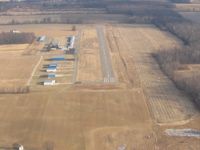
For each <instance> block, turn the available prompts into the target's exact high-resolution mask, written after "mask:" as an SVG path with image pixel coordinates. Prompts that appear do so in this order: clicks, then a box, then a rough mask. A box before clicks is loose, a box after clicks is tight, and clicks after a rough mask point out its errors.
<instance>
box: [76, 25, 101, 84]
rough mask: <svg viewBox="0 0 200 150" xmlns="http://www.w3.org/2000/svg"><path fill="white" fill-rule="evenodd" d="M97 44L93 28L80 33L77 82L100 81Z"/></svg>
mask: <svg viewBox="0 0 200 150" xmlns="http://www.w3.org/2000/svg"><path fill="white" fill-rule="evenodd" d="M99 53H100V52H99V43H98V38H97V33H96V29H95V28H94V27H91V28H84V29H82V33H81V40H80V51H79V68H78V70H79V71H78V77H77V78H78V80H79V81H83V82H84V81H99V80H102V72H101V62H100V56H99Z"/></svg>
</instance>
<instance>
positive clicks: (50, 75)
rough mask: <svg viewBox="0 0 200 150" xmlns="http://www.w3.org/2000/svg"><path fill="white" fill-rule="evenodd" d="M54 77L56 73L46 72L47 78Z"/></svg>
mask: <svg viewBox="0 0 200 150" xmlns="http://www.w3.org/2000/svg"><path fill="white" fill-rule="evenodd" d="M55 77H56V74H55V73H49V74H48V78H49V79H50V78H55Z"/></svg>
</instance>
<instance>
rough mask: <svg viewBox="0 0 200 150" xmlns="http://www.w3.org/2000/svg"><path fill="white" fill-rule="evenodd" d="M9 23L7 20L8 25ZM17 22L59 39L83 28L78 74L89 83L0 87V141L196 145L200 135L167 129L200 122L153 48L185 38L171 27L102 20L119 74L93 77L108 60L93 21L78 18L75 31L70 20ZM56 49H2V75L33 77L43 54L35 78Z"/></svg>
mask: <svg viewBox="0 0 200 150" xmlns="http://www.w3.org/2000/svg"><path fill="white" fill-rule="evenodd" d="M11 28H13V26H7V27H5V30H9V29H11ZM15 28H16V29H20V30H22V31H31V30H32V31H33V32H35V33H36V34H37V35H44V34H46V35H47V36H49V37H52V38H53V37H56V38H58V39H61V40H62V39H63V38H62V37H65V36H67V35H70V34H72V35H74V34H77V32H78V31H79V32H80V33H81V34H80V49H79V50H78V67H77V68H75V69H77V72H78V74H77V79H78V81H79V80H80V81H90V82H91V81H92V84H91V83H90V82H85V83H78V84H70V85H57V86H52V87H43V86H34V84H31V85H30V86H31V92H30V93H28V94H18V95H14V94H13V95H8V94H7V95H5V94H3V95H0V120H1V123H0V149H1V148H2V149H6V148H7V149H9V148H11V147H12V144H13V143H20V144H23V145H24V147H25V149H29V150H36V149H37V150H44V149H51V150H52V149H54V150H62V149H70V150H113V149H114V150H118V149H119V148H120V147H122V146H125V147H126V150H133V149H139V150H146V149H149V150H156V149H167V150H171V149H175V150H178V149H179V148H180V147H181V149H183V150H188V149H189V148H193V149H195V150H196V149H199V147H200V143H199V142H198V140H199V139H196V138H188V137H180V138H177V137H169V136H166V135H165V133H164V130H165V129H167V128H172V127H173V128H195V129H200V127H199V123H200V117H199V112H198V110H197V109H196V108H195V106H194V104H193V103H192V102H191V100H190V99H189V98H188V97H187V96H186V95H184V94H183V93H182V92H181V91H179V90H178V89H176V87H175V85H174V84H173V83H172V82H171V81H170V80H169V79H168V78H167V77H166V76H165V75H164V74H163V73H162V72H161V71H160V68H159V66H158V64H157V63H156V61H155V60H154V59H153V57H152V56H151V53H153V52H156V51H157V50H158V49H159V48H170V47H176V46H181V44H182V43H181V42H180V41H179V40H177V39H176V38H175V37H173V36H172V35H170V34H169V33H166V32H163V31H160V30H159V29H157V28H155V27H154V26H151V25H112V26H111V25H105V38H106V39H107V43H108V47H109V48H108V53H109V54H110V55H109V56H110V58H111V65H112V68H113V71H114V73H115V78H116V79H117V82H115V83H112V84H105V83H104V82H96V81H99V80H101V79H102V70H101V69H102V66H101V65H102V64H103V63H102V62H101V61H100V56H99V43H98V36H97V34H96V27H95V26H94V25H77V28H78V30H77V32H72V31H71V25H35V26H34V25H23V26H15ZM0 29H3V27H0ZM59 53H61V52H59ZM57 54H58V52H56V51H54V52H41V51H38V52H37V53H31V54H30V55H25V56H24V55H19V54H18V55H14V54H12V55H13V56H12V57H11V56H10V55H7V57H5V55H4V56H1V57H2V59H3V63H2V64H1V65H2V68H3V70H2V72H1V74H0V77H1V78H5V79H6V81H9V80H13V79H15V78H16V79H21V78H23V79H27V78H29V77H30V76H31V74H32V71H33V67H34V66H36V65H37V63H38V60H39V58H40V57H41V56H42V57H43V58H44V59H42V61H41V63H40V64H39V65H38V67H37V68H36V72H35V74H34V77H33V80H32V82H31V83H33V82H35V81H37V80H38V78H37V76H39V75H40V74H41V71H40V69H42V66H43V65H44V64H46V63H48V62H47V61H46V60H45V58H49V57H53V56H54V55H57ZM8 56H9V57H8ZM16 56H17V57H16ZM31 58H32V59H31ZM33 60H34V61H33ZM60 65H63V66H64V67H67V68H69V67H71V66H72V65H70V64H67V63H66V64H60ZM30 66H31V67H30ZM18 68H20V69H18ZM66 71H69V70H66ZM71 75H72V74H71ZM64 81H66V80H64ZM6 83H9V82H6ZM188 141H189V142H188Z"/></svg>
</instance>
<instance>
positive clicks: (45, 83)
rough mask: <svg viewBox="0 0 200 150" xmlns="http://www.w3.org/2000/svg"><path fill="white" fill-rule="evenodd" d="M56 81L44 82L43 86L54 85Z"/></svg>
mask: <svg viewBox="0 0 200 150" xmlns="http://www.w3.org/2000/svg"><path fill="white" fill-rule="evenodd" d="M55 83H56V81H55V80H45V81H44V85H55Z"/></svg>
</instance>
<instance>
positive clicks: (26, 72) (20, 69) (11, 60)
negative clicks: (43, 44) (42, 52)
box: [0, 54, 38, 87]
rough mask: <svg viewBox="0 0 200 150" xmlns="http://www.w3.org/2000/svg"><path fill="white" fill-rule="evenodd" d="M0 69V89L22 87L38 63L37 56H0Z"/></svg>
mask: <svg viewBox="0 0 200 150" xmlns="http://www.w3.org/2000/svg"><path fill="white" fill-rule="evenodd" d="M0 59H1V61H2V62H1V64H0V67H1V69H2V71H1V73H0V87H12V86H14V87H15V86H24V85H26V84H27V81H28V79H29V77H30V74H31V72H32V70H33V68H34V66H35V63H36V62H37V61H38V57H37V56H17V55H16V54H1V55H0Z"/></svg>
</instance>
